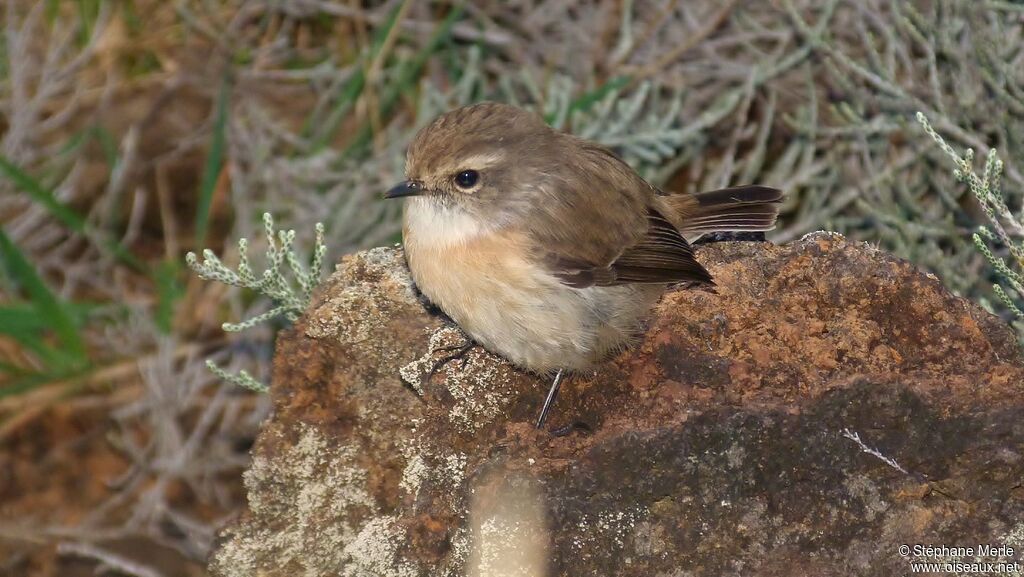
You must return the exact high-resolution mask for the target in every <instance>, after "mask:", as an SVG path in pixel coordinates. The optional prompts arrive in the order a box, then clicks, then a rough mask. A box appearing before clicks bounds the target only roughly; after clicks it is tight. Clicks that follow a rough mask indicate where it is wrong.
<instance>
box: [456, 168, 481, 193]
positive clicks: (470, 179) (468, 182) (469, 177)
mask: <svg viewBox="0 0 1024 577" xmlns="http://www.w3.org/2000/svg"><path fill="white" fill-rule="evenodd" d="M479 180H480V173H479V172H477V171H475V170H463V171H462V172H460V173H458V174H456V175H455V184H456V185H458V187H459V188H466V189H468V188H473V187H474V186H476V183H477V182H478V181H479Z"/></svg>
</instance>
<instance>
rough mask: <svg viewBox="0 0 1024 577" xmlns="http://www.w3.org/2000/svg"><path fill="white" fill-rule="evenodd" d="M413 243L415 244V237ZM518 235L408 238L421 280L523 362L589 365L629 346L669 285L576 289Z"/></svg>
mask: <svg viewBox="0 0 1024 577" xmlns="http://www.w3.org/2000/svg"><path fill="white" fill-rule="evenodd" d="M410 241H411V242H410ZM521 248H522V244H521V243H519V242H517V239H516V238H515V237H514V236H513V235H485V236H481V237H477V238H474V239H472V240H469V241H467V242H465V243H460V245H459V246H458V247H451V246H448V247H444V248H439V247H437V246H428V245H425V244H422V243H418V242H416V241H415V237H414V238H412V239H410V238H408V237H407V239H406V257H407V259H408V262H409V268H410V269H411V270H412V275H413V280H414V281H415V282H416V285H417V286H418V287H419V289H420V290H421V291H422V292H423V294H424V295H426V296H427V298H429V299H430V300H431V301H432V302H433V303H434V304H436V305H437V306H438V307H440V308H441V309H442V310H443V311H444V312H445V313H446V314H448V316H450V317H451V318H452V319H453V320H454V321H455V322H456V323H458V324H459V326H460V327H461V328H462V329H463V330H464V331H465V332H466V333H467V334H468V335H469V336H470V337H472V338H473V339H474V340H475V341H476V342H478V343H479V344H481V345H483V346H484V347H485V348H487V349H489V350H491V351H492V352H495V353H498V354H500V355H502V356H504V357H505V358H507V359H509V360H510V361H512V362H513V363H515V364H516V365H519V366H520V367H523V368H526V369H529V370H532V371H536V372H538V373H547V372H551V371H556V370H559V369H569V370H581V369H585V368H587V367H589V366H590V365H592V364H593V363H595V362H597V361H600V360H601V359H602V358H604V357H606V356H607V355H608V354H610V353H611V352H613V351H615V350H618V349H621V348H623V347H624V346H625V345H626V344H627V343H628V342H629V340H630V339H631V337H632V336H633V335H635V334H636V332H637V329H638V328H639V323H640V320H641V318H642V317H643V316H644V315H645V314H646V312H647V311H648V310H649V308H650V306H651V305H652V304H653V303H654V302H655V301H656V300H657V298H658V296H659V295H660V294H661V292H662V291H663V290H664V287H662V286H660V285H657V286H651V285H647V286H635V285H634V286H615V287H591V288H585V289H576V288H572V287H568V286H566V285H564V284H562V283H561V282H559V281H558V279H556V278H555V277H554V276H552V275H551V274H550V273H548V272H547V271H546V270H544V269H543V268H541V267H540V266H538V265H535V264H533V263H531V262H529V261H528V259H527V258H526V256H527V253H526V252H525V250H521Z"/></svg>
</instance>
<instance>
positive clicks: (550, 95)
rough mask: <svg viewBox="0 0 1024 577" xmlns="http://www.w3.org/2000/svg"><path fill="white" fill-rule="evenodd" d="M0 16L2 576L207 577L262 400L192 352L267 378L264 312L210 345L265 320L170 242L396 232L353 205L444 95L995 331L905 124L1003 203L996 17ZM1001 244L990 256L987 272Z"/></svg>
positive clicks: (1016, 130) (226, 9)
mask: <svg viewBox="0 0 1024 577" xmlns="http://www.w3.org/2000/svg"><path fill="white" fill-rule="evenodd" d="M0 10H2V24H0V30H2V34H3V41H2V43H0V223H2V227H3V228H2V230H0V575H57V574H60V575H78V574H81V575H88V574H94V573H93V572H94V570H95V569H96V568H97V567H99V568H106V569H107V570H109V571H113V572H115V573H117V572H119V573H121V574H129V575H145V576H153V575H204V574H205V570H204V567H203V565H204V560H205V557H206V555H207V554H208V552H209V550H210V548H211V546H212V543H213V539H214V538H215V534H216V530H217V528H218V527H219V526H220V525H221V524H222V523H223V522H224V521H225V520H227V519H229V518H230V517H231V516H232V515H234V514H237V511H238V510H239V508H240V507H241V506H242V505H243V504H244V497H243V493H242V489H241V481H240V475H241V471H242V470H243V468H244V466H245V464H246V462H247V451H248V448H249V446H250V444H251V442H252V439H253V436H254V434H255V430H256V426H257V425H258V423H259V422H260V420H261V419H262V418H263V417H264V416H265V415H266V413H267V410H268V402H267V399H266V396H265V395H257V394H254V393H251V392H249V391H246V390H244V389H242V388H239V387H236V386H233V385H223V384H222V383H221V381H220V379H219V378H217V377H216V376H215V375H213V374H212V373H211V372H210V371H209V370H207V368H206V367H205V364H204V363H205V361H206V360H207V359H212V360H213V361H214V362H216V363H217V364H218V365H220V366H222V367H224V368H226V369H228V370H230V371H238V370H240V369H245V370H247V371H248V372H249V373H250V374H252V375H254V376H255V377H256V378H257V379H259V380H261V381H264V382H266V381H269V364H270V359H271V355H272V351H273V337H274V332H275V330H276V329H278V328H280V326H282V325H280V324H269V325H267V324H264V325H260V326H259V327H257V328H253V329H251V330H247V331H244V332H242V333H231V334H230V335H228V334H225V333H224V331H222V330H221V324H222V323H223V322H237V321H239V320H241V319H243V318H249V317H252V316H254V315H257V314H260V313H262V312H265V311H267V310H269V309H270V308H271V307H272V303H270V302H268V301H267V300H266V299H264V298H259V297H258V296H256V295H253V294H251V293H246V292H245V291H239V290H237V289H234V288H228V287H225V286H224V285H221V284H217V283H207V282H203V281H201V280H199V279H198V278H196V277H195V276H194V275H191V274H190V273H189V271H188V270H187V268H186V267H185V264H184V254H185V253H186V252H188V251H196V252H199V251H200V250H201V249H203V248H206V247H209V248H212V249H213V250H214V251H215V252H216V253H217V254H219V255H221V257H222V259H223V260H224V262H226V263H230V264H233V263H237V260H238V254H237V248H235V245H234V241H235V240H236V239H238V238H239V237H246V238H248V239H250V254H252V255H260V254H262V249H263V248H264V246H265V245H262V244H261V243H263V242H264V240H265V239H264V237H263V235H262V234H260V231H261V230H262V224H261V215H262V214H263V213H264V212H270V213H272V214H273V215H274V217H275V219H276V221H277V223H278V224H279V226H281V227H284V228H295V229H297V230H298V238H297V240H296V244H297V245H299V246H302V247H307V248H308V247H311V246H312V240H313V225H314V223H315V222H318V221H319V222H323V223H324V225H325V229H326V231H325V238H326V243H327V245H328V247H329V250H328V253H327V256H326V257H325V263H326V267H327V269H328V270H330V268H331V266H333V265H332V263H334V262H335V261H336V260H337V258H338V257H339V256H340V255H342V254H344V253H347V252H351V251H354V250H357V249H360V248H364V247H370V246H375V245H382V244H388V243H393V242H396V241H397V240H398V239H399V230H400V227H399V223H398V217H399V210H400V207H399V205H398V204H396V203H385V202H380V201H378V198H379V195H380V193H381V192H382V191H383V190H385V189H386V188H387V187H388V186H389V185H391V184H393V183H394V182H396V181H398V180H400V179H401V175H402V165H403V154H404V147H405V145H406V144H407V142H408V141H409V139H410V137H411V136H412V135H413V134H414V133H415V131H416V129H417V128H419V127H420V126H422V125H423V124H424V123H426V122H428V121H429V120H430V119H431V118H433V117H434V116H435V115H437V114H439V113H441V112H443V111H445V110H448V109H450V108H453V107H456V106H460V105H463V104H467V103H470V102H475V101H479V100H485V99H491V100H502V101H507V102H512V103H516V104H519V105H521V106H526V107H531V108H533V109H535V110H537V111H538V112H540V113H542V114H543V115H544V116H545V118H546V119H547V120H548V121H549V122H550V123H552V124H553V125H556V126H558V127H561V128H564V129H567V130H571V131H573V132H575V133H577V134H580V135H583V136H585V137H588V138H591V139H594V140H598V141H600V142H603V143H604V144H606V145H608V146H611V147H613V148H614V149H615V150H617V151H618V152H619V153H621V154H622V155H623V156H624V157H625V158H626V159H627V160H628V161H629V162H630V163H632V164H633V165H634V166H635V167H637V168H638V169H639V170H640V171H641V172H642V173H643V174H644V175H645V176H647V177H648V178H650V179H651V180H652V181H654V182H655V183H657V184H659V185H662V186H664V187H666V188H668V189H674V190H700V189H708V188H715V187H721V186H726V185H730V184H742V183H749V182H761V183H765V184H770V185H773V186H777V187H780V188H782V189H784V190H786V192H787V193H788V197H787V201H786V204H785V206H784V209H783V216H782V219H781V225H780V227H779V228H778V230H776V231H775V232H774V233H772V235H771V236H770V238H772V240H775V241H776V242H786V241H790V240H793V239H797V238H799V237H800V236H802V235H804V234H806V233H808V232H812V231H814V230H818V229H831V230H837V231H841V232H843V233H844V234H847V235H849V236H851V237H853V238H857V239H861V240H865V241H868V242H870V243H872V244H874V245H877V246H879V247H880V248H883V249H885V250H889V251H892V252H894V253H895V254H897V255H899V256H901V257H905V258H907V259H910V260H912V261H914V262H915V263H917V264H919V265H920V266H922V267H923V268H925V269H927V270H929V271H931V272H933V273H934V274H936V275H937V276H939V277H940V278H941V279H942V280H943V281H944V282H945V283H946V284H947V286H949V287H950V289H951V290H953V291H955V292H956V293H958V294H960V295H963V296H965V297H968V298H971V299H974V300H976V301H977V302H980V303H982V304H983V305H984V306H987V307H989V308H990V310H994V312H997V313H1000V314H1004V315H1005V318H1007V319H1008V320H1010V319H1011V318H1012V313H1010V312H1007V310H1008V309H1007V307H1005V306H1003V304H1002V303H1001V302H1000V301H998V300H996V299H995V298H993V295H994V294H997V293H993V289H992V286H993V283H996V282H1000V281H1001V280H1002V279H1003V278H1004V277H1005V271H1004V272H1002V273H1000V272H999V271H996V270H994V268H993V267H992V266H990V261H988V260H986V256H985V255H984V254H983V253H982V252H981V251H979V250H977V247H976V246H975V245H974V243H973V241H972V234H973V233H975V231H976V230H977V228H978V226H979V225H985V224H992V220H991V218H990V214H991V211H989V210H986V206H985V202H979V200H978V197H977V196H976V195H975V194H972V193H971V192H970V190H969V187H968V186H965V185H964V184H962V183H960V182H958V181H957V179H956V177H955V176H954V174H953V170H952V169H953V167H954V166H953V164H952V162H951V161H950V159H949V158H948V157H947V153H948V152H947V151H943V150H942V149H940V148H939V147H938V146H936V144H935V142H933V139H932V138H930V137H929V136H928V135H926V134H925V132H924V131H923V130H922V128H921V126H920V125H918V124H917V123H916V121H915V120H914V114H915V112H918V111H920V112H923V113H924V114H925V115H926V116H927V117H928V119H929V120H930V121H931V124H932V125H933V126H934V127H935V130H936V131H937V132H938V133H939V134H941V135H942V136H943V137H944V138H945V139H946V141H947V142H948V143H949V144H950V145H951V146H952V147H953V148H954V149H955V150H956V151H957V152H958V153H959V154H960V155H961V156H962V155H963V154H964V150H965V149H966V148H967V147H970V148H973V149H974V150H975V152H976V153H977V155H978V157H979V158H981V157H983V156H984V155H985V154H986V153H988V152H989V150H990V146H991V147H997V148H998V149H999V153H1000V156H1001V158H1002V160H1003V165H1002V169H1003V170H1002V179H1001V180H1002V188H1003V189H1004V190H1005V204H1006V206H1007V207H1008V209H1007V210H1008V211H1011V212H1013V213H1019V211H1020V204H1021V203H1020V192H1021V190H1022V187H1021V184H1022V176H1021V172H1020V170H1021V167H1024V142H1022V139H1024V131H1022V130H1021V128H1022V121H1024V83H1022V76H1024V62H1022V60H1024V39H1022V31H1024V3H1021V2H1016V1H1009V0H1002V1H1001V0H931V1H913V2H906V1H902V0H824V1H820V0H750V1H744V2H738V1H736V0H724V1H710V0H511V1H501V0H481V1H477V2H465V3H463V2H443V1H439V2H430V1H426V0H419V1H413V0H388V1H383V2H360V1H358V0H4V1H3V6H2V8H0ZM958 168H959V169H962V168H963V167H962V166H960V167H958ZM962 176H963V175H962V173H961V177H962ZM996 188H997V189H998V188H999V186H998V184H997V186H996ZM1005 216H1006V215H1002V214H997V215H996V218H997V219H998V218H1001V217H1005ZM1016 222H1019V221H1016ZM997 228H998V227H997ZM1005 231H1006V232H1007V237H1006V239H1009V240H1010V241H1014V240H1015V241H1017V242H1020V238H1019V237H1020V236H1021V235H1024V230H1020V227H1019V225H1018V226H1017V227H1013V226H1010V225H1009V224H1007V226H1006V227H1005ZM986 238H990V237H986ZM1001 239H1002V240H1001ZM1006 239H1003V237H998V238H993V239H992V242H991V244H990V247H991V251H993V252H994V253H995V255H996V257H1000V258H1001V257H1004V256H1007V255H1010V256H1016V255H1015V253H1013V251H1012V250H1011V249H1014V247H1013V246H1007V244H1006V242H1005V240H1006ZM1011 244H1012V242H1011ZM1018 250H1019V249H1018ZM300 252H301V253H303V254H308V252H309V250H303V251H300ZM1021 254H1022V255H1024V250H1021ZM1018 262H1019V261H1018ZM1018 270H1019V269H1018ZM1002 292H1004V293H1006V294H1007V295H1008V296H1007V297H1006V298H1008V299H1009V300H1011V301H1016V302H1017V303H1018V304H1019V302H1020V301H1019V300H1018V299H1019V297H1020V295H1018V294H1017V293H1015V292H1014V291H1013V286H1012V283H1011V285H1010V286H1008V287H1007V289H1004V290H1003V291H1002ZM990 303H995V304H994V305H992V304H990Z"/></svg>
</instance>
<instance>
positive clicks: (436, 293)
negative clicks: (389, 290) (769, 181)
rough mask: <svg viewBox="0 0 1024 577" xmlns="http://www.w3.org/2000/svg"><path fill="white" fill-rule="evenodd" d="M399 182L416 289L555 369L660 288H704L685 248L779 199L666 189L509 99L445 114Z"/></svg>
mask: <svg viewBox="0 0 1024 577" xmlns="http://www.w3.org/2000/svg"><path fill="white" fill-rule="evenodd" d="M405 172H406V178H407V179H408V180H406V181H405V182H402V183H400V184H399V185H398V186H395V187H394V188H392V189H391V190H389V191H388V192H387V193H386V194H385V197H387V198H399V197H411V198H409V199H408V200H407V202H406V205H405V207H404V208H405V210H404V226H403V229H402V236H403V240H404V245H405V255H406V259H407V261H408V264H409V268H410V270H411V271H412V277H413V280H414V281H415V283H416V285H417V286H418V287H419V289H420V290H421V291H422V292H423V294H424V295H426V296H427V298H429V299H430V300H431V301H432V302H433V303H434V304H436V305H437V306H438V307H440V308H441V310H443V311H444V312H445V313H446V314H447V315H448V316H449V317H451V318H452V319H453V320H454V321H455V322H456V323H458V325H459V326H460V327H461V328H462V329H463V330H464V331H465V332H466V333H467V334H468V335H469V336H470V337H471V338H472V339H473V340H475V341H476V342H477V343H479V344H480V345H482V346H483V347H484V348H486V349H488V350H490V351H492V352H495V353H497V354H499V355H502V356H503V357H505V358H507V359H508V360H510V361H511V362H512V363H514V364H516V365H518V366H519V367H522V368H524V369H527V370H530V371H533V372H536V373H540V374H547V375H551V374H555V379H554V382H553V383H552V386H551V389H550V391H549V393H548V397H547V399H546V400H545V403H544V407H543V409H542V410H541V414H540V417H539V419H538V421H537V426H538V427H541V426H542V425H543V423H544V419H545V417H546V415H547V413H548V410H549V409H550V407H551V404H552V402H553V401H554V399H555V396H556V395H557V392H558V387H559V385H560V383H561V380H562V375H563V373H564V372H565V371H580V370H583V369H586V368H588V367H591V366H592V365H593V364H594V363H596V362H599V361H601V360H602V359H604V358H606V357H607V356H609V355H610V354H611V353H613V352H616V351H619V350H621V349H622V348H624V347H625V346H626V345H627V344H628V343H629V342H630V340H631V338H632V337H633V336H634V335H636V333H637V331H638V330H639V328H640V322H641V320H642V319H643V317H644V315H645V314H646V313H647V312H648V311H649V310H650V308H651V306H652V305H653V304H654V303H655V302H656V301H657V300H658V298H659V297H660V296H661V294H662V293H663V292H664V291H665V289H666V287H668V286H669V285H671V284H675V283H696V284H704V285H711V284H714V283H713V282H712V280H711V275H710V274H708V271H707V270H705V269H704V267H703V266H701V264H700V263H699V262H697V260H696V259H695V258H694V255H693V249H692V248H691V246H690V243H691V242H693V241H694V240H695V239H697V238H698V237H700V236H701V235H702V234H705V233H709V232H718V231H765V230H770V229H772V228H773V227H774V225H775V219H776V216H777V214H778V202H779V201H780V200H781V198H782V193H781V192H780V191H779V190H776V189H774V188H769V187H766V186H740V187H735V188H726V189H722V190H715V191H711V192H703V193H700V194H682V193H680V194H668V193H665V192H662V191H661V190H659V189H658V188H656V187H654V186H652V185H651V184H649V183H648V182H647V181H645V180H644V179H643V178H641V177H640V175H638V174H637V173H636V172H635V171H634V170H633V169H632V168H630V166H629V165H628V164H626V163H625V162H624V161H623V160H621V159H620V158H619V157H618V156H616V155H615V154H614V153H613V152H612V151H610V150H608V149H607V148H605V147H603V146H601V145H599V144H596V143H593V142H589V141H586V140H583V139H581V138H578V137H576V136H573V135H571V134H567V133H564V132H560V131H558V130H555V129H553V128H551V127H550V126H548V125H547V124H545V123H544V121H543V120H542V119H541V118H540V117H539V116H537V115H535V114H533V113H531V112H528V111H526V110H521V109H519V108H516V107H514V106H509V105H506V104H496V103H483V104H476V105H472V106H467V107H464V108H459V109H457V110H453V111H451V112H449V113H447V114H444V115H443V116H441V117H439V118H438V119H436V120H434V121H433V122H432V123H431V124H429V125H428V126H426V127H425V128H423V129H422V130H420V132H419V133H418V134H417V135H416V138H415V139H414V140H413V142H412V144H411V145H410V147H409V150H408V155H407V157H406V168H405Z"/></svg>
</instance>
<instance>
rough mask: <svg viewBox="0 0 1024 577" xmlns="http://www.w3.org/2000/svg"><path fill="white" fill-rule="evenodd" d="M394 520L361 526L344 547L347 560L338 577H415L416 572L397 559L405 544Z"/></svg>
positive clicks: (406, 561)
mask: <svg viewBox="0 0 1024 577" xmlns="http://www.w3.org/2000/svg"><path fill="white" fill-rule="evenodd" d="M396 521H397V519H396V518H395V517H390V516H388V517H377V518H375V519H371V520H370V521H368V522H366V523H365V524H364V525H363V528H362V530H361V531H359V534H358V535H356V537H355V539H353V540H352V542H350V543H349V544H348V545H346V546H345V550H344V554H345V556H346V557H347V558H348V562H347V563H346V565H345V568H344V570H343V571H342V575H344V576H345V577H364V576H367V575H374V576H376V575H387V576H389V577H416V576H417V575H419V574H420V571H419V569H417V568H416V566H415V565H413V564H412V563H410V562H409V561H408V560H405V559H402V558H400V557H399V554H398V551H399V548H400V547H401V545H402V543H403V542H405V540H406V535H405V531H403V530H402V529H401V528H400V527H398V526H397V523H396Z"/></svg>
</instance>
